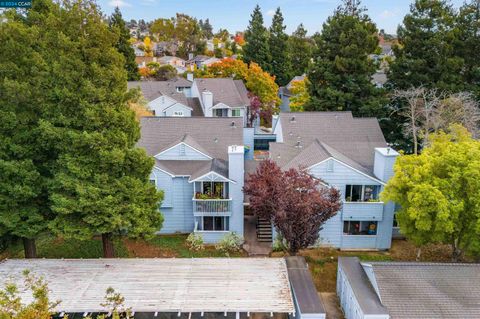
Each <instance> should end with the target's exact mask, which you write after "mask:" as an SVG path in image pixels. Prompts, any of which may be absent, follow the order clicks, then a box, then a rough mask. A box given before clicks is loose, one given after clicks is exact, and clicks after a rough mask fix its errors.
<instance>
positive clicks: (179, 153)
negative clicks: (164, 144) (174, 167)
mask: <svg viewBox="0 0 480 319" xmlns="http://www.w3.org/2000/svg"><path fill="white" fill-rule="evenodd" d="M155 158H156V159H159V160H176V161H182V160H184V161H195V160H196V161H202V160H211V157H210V156H208V155H207V154H204V153H202V152H201V151H199V150H197V149H195V148H193V147H192V146H190V145H188V144H186V143H184V142H181V143H178V144H176V145H174V146H172V147H170V148H169V149H166V150H164V151H162V152H160V153H159V154H157V155H155Z"/></svg>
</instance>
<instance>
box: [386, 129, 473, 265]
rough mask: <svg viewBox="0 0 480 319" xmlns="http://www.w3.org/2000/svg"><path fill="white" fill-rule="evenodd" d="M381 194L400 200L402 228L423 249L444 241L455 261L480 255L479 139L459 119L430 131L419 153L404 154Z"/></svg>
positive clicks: (399, 217) (396, 200) (398, 218)
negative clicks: (442, 129) (446, 130)
mask: <svg viewBox="0 0 480 319" xmlns="http://www.w3.org/2000/svg"><path fill="white" fill-rule="evenodd" d="M381 198H382V200H383V201H392V202H395V203H397V204H399V207H400V210H399V211H398V212H397V220H398V223H399V226H400V230H401V232H402V233H403V234H404V235H405V236H406V237H407V238H408V239H409V240H411V241H412V242H413V243H415V245H416V246H417V247H418V248H419V252H420V249H421V247H422V246H423V245H425V244H428V243H444V244H449V245H451V247H452V260H453V261H457V260H459V259H460V258H461V257H462V256H463V254H464V253H465V252H467V253H470V254H472V255H476V256H480V227H479V225H480V202H479V198H480V142H479V141H477V140H475V139H473V138H472V137H471V134H470V133H469V132H468V131H467V130H466V129H465V128H464V127H462V126H461V125H458V124H457V125H453V126H451V127H450V132H449V133H443V132H439V133H435V134H432V135H431V136H430V145H429V146H428V147H426V148H424V150H423V152H422V153H421V154H420V155H404V156H400V157H399V158H398V159H397V162H396V164H395V166H394V176H393V178H392V179H390V181H389V182H388V184H387V186H386V187H385V190H384V191H383V193H382V194H381ZM419 256H420V254H419V253H418V255H417V258H418V257H419Z"/></svg>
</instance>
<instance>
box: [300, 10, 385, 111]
mask: <svg viewBox="0 0 480 319" xmlns="http://www.w3.org/2000/svg"><path fill="white" fill-rule="evenodd" d="M359 5H360V3H359V1H345V3H344V5H343V6H340V7H339V8H337V10H336V11H335V13H334V15H333V16H331V17H329V18H328V20H327V22H326V23H324V25H323V30H322V33H321V34H320V35H319V36H316V37H315V38H316V40H317V49H316V52H315V53H314V61H313V64H312V65H311V67H310V69H309V72H308V79H309V81H310V86H309V92H310V96H311V100H310V102H309V104H307V105H306V106H305V110H314V111H333V110H337V111H338V110H343V111H352V112H353V114H354V115H355V116H378V117H380V116H382V115H383V113H384V104H385V101H384V98H383V95H382V91H380V90H379V89H377V88H376V87H375V86H374V85H373V84H372V82H371V78H372V75H373V74H374V73H375V71H376V65H375V63H374V62H373V60H372V59H370V58H369V55H370V54H373V53H374V52H375V51H376V50H377V48H378V37H377V28H376V26H375V24H374V23H373V22H372V21H371V20H370V18H369V17H368V15H366V14H365V13H364V10H363V9H362V8H361V7H359Z"/></svg>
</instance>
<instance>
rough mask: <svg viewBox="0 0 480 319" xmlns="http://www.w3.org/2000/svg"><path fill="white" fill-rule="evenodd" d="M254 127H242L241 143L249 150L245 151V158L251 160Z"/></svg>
mask: <svg viewBox="0 0 480 319" xmlns="http://www.w3.org/2000/svg"><path fill="white" fill-rule="evenodd" d="M254 135H255V129H254V128H253V127H245V128H244V129H243V145H245V146H248V147H249V148H250V150H249V151H248V152H245V159H248V160H253V151H254V150H253V147H254Z"/></svg>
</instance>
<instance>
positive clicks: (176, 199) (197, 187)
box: [138, 117, 245, 243]
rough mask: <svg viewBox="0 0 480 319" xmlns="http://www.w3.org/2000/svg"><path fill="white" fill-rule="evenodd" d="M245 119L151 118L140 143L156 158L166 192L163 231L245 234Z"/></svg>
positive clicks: (213, 238)
mask: <svg viewBox="0 0 480 319" xmlns="http://www.w3.org/2000/svg"><path fill="white" fill-rule="evenodd" d="M243 143H244V141H243V121H242V119H241V118H230V119H228V118H212V117H210V118H202V117H145V118H143V119H142V120H141V139H140V141H139V142H138V146H139V147H141V148H144V149H145V150H146V152H147V153H148V155H150V156H152V157H154V158H155V167H154V169H153V171H152V173H151V175H150V179H151V182H152V183H154V184H155V185H156V186H157V188H158V189H160V190H162V191H163V192H164V199H163V202H162V206H161V207H160V210H161V212H162V214H163V216H164V218H165V220H164V223H163V227H162V229H161V230H160V233H163V234H172V233H178V232H180V233H191V232H195V233H198V234H200V235H201V236H202V237H203V239H204V241H205V242H207V243H215V242H217V241H219V240H220V239H222V238H223V237H224V236H225V235H226V234H227V233H229V232H235V233H237V234H238V235H240V236H243V218H244V216H243V203H244V199H243V191H242V189H243V184H244V161H245V150H244V146H243Z"/></svg>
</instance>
